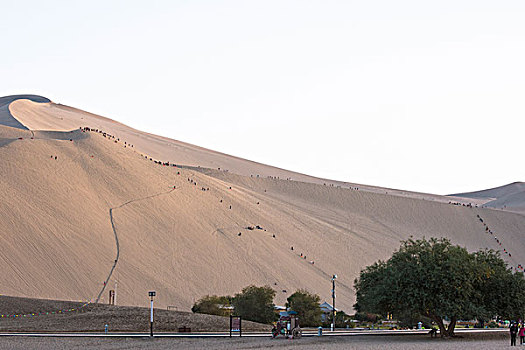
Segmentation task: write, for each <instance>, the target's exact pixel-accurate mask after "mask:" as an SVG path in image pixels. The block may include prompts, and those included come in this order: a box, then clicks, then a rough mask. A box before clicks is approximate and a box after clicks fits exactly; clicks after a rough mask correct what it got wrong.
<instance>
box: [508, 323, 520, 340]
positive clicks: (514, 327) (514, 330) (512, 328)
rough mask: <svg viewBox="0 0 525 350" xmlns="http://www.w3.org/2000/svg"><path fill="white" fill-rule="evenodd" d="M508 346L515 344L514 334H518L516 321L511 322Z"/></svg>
mask: <svg viewBox="0 0 525 350" xmlns="http://www.w3.org/2000/svg"><path fill="white" fill-rule="evenodd" d="M509 331H510V346H516V335H517V334H518V325H517V324H516V322H512V323H511V325H510V327H509Z"/></svg>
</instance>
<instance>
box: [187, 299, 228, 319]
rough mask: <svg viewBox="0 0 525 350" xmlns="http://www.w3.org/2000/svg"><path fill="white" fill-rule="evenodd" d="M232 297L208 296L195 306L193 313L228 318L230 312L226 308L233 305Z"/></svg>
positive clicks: (192, 309)
mask: <svg viewBox="0 0 525 350" xmlns="http://www.w3.org/2000/svg"><path fill="white" fill-rule="evenodd" d="M231 299H232V298H231V297H230V296H217V295H207V296H205V297H203V298H201V299H200V300H199V301H197V302H196V303H195V304H193V306H192V308H191V311H192V312H194V313H198V314H208V315H218V316H228V315H229V314H230V310H228V309H226V308H224V307H227V306H230V305H231Z"/></svg>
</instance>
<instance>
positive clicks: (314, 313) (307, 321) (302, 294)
mask: <svg viewBox="0 0 525 350" xmlns="http://www.w3.org/2000/svg"><path fill="white" fill-rule="evenodd" d="M320 300H321V299H320V298H319V296H318V295H317V294H310V293H309V292H308V291H306V290H304V289H300V290H298V291H297V292H295V293H293V294H292V295H290V296H289V297H288V299H287V303H286V307H289V308H291V309H292V310H293V311H295V312H297V315H298V316H299V322H300V324H301V325H302V326H306V327H315V326H319V324H320V323H321V314H322V311H321V307H320V306H319V301H320Z"/></svg>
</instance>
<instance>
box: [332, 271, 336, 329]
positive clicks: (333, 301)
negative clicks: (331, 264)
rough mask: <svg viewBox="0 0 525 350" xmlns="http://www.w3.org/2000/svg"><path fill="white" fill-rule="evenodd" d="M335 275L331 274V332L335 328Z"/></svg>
mask: <svg viewBox="0 0 525 350" xmlns="http://www.w3.org/2000/svg"><path fill="white" fill-rule="evenodd" d="M336 279H337V275H333V276H332V332H333V331H334V330H335V313H336V311H335V280H336Z"/></svg>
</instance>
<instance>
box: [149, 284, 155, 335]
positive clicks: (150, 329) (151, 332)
mask: <svg viewBox="0 0 525 350" xmlns="http://www.w3.org/2000/svg"><path fill="white" fill-rule="evenodd" d="M156 294H157V293H155V291H151V292H149V296H150V298H151V317H150V328H149V336H150V337H152V338H153V297H154V296H155V295H156Z"/></svg>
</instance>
